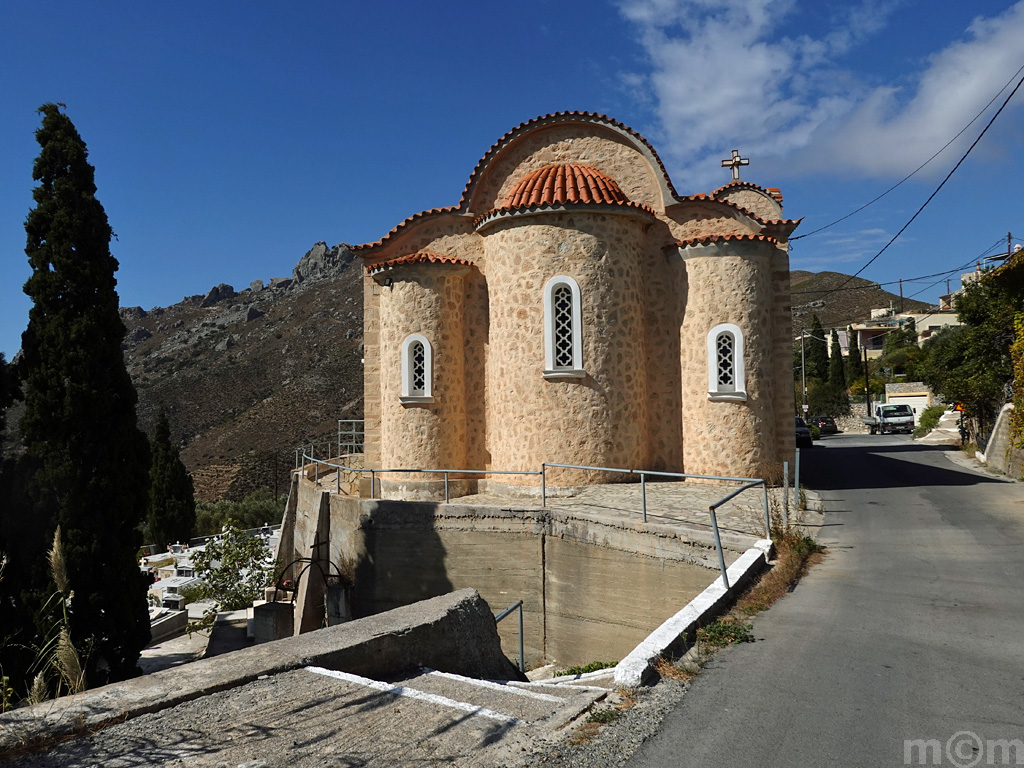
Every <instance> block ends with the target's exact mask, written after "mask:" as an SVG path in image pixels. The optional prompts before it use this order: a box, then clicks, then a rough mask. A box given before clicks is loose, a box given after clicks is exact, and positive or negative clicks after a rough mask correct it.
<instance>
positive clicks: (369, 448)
mask: <svg viewBox="0 0 1024 768" xmlns="http://www.w3.org/2000/svg"><path fill="white" fill-rule="evenodd" d="M381 290H382V289H381V286H379V285H378V284H377V283H376V282H374V281H373V280H372V279H371V278H369V277H366V278H364V279H363V456H364V461H365V462H366V463H365V465H364V466H367V467H379V466H380V465H381V463H380V447H381V446H380V426H381V424H380V414H381V400H380V355H381V348H380V292H381ZM367 495H369V494H368V493H367Z"/></svg>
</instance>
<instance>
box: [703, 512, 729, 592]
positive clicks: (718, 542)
mask: <svg viewBox="0 0 1024 768" xmlns="http://www.w3.org/2000/svg"><path fill="white" fill-rule="evenodd" d="M708 509H709V511H710V512H711V527H712V528H714V531H715V548H716V549H718V565H719V567H720V568H721V569H722V585H723V586H724V587H725V588H726V589H729V573H728V571H727V570H726V568H725V554H724V553H723V552H722V537H721V536H719V534H718V518H717V517H716V515H715V508H714V507H709V508H708Z"/></svg>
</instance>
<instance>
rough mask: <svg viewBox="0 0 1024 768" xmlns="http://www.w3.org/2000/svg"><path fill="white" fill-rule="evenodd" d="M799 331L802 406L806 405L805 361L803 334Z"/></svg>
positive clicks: (803, 332)
mask: <svg viewBox="0 0 1024 768" xmlns="http://www.w3.org/2000/svg"><path fill="white" fill-rule="evenodd" d="M805 333H806V331H800V383H801V385H803V388H804V405H807V361H806V360H805V358H804V334H805Z"/></svg>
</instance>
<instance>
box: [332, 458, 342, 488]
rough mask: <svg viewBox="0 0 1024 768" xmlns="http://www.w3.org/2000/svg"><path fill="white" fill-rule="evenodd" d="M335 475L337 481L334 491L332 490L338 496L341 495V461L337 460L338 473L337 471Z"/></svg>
mask: <svg viewBox="0 0 1024 768" xmlns="http://www.w3.org/2000/svg"><path fill="white" fill-rule="evenodd" d="M336 477H337V479H338V482H337V484H336V487H335V491H334V492H335V493H336V494H337V495H338V496H341V462H340V461H339V462H338V473H337V475H336Z"/></svg>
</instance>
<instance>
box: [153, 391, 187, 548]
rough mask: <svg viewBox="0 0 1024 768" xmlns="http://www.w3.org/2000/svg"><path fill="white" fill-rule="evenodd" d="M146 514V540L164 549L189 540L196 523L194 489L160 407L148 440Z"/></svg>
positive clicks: (169, 426)
mask: <svg viewBox="0 0 1024 768" xmlns="http://www.w3.org/2000/svg"><path fill="white" fill-rule="evenodd" d="M149 450H150V456H151V461H150V465H149V516H148V517H147V518H146V542H147V543H148V544H154V545H156V547H157V551H158V552H163V551H164V550H165V549H166V547H167V545H168V544H171V543H173V542H178V541H181V542H186V543H187V542H188V540H189V538H190V537H191V536H192V529H193V528H194V527H195V524H196V500H195V488H194V487H193V485H192V477H191V476H190V475H189V473H188V470H187V469H185V465H184V464H183V463H182V461H181V455H180V454H179V453H178V447H177V446H176V445H174V444H173V443H172V442H171V425H170V424H169V423H168V421H167V413H166V412H165V411H164V408H163V406H161V407H160V412H159V413H158V414H157V417H156V428H155V429H154V430H153V437H152V439H151V440H150V441H149Z"/></svg>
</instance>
